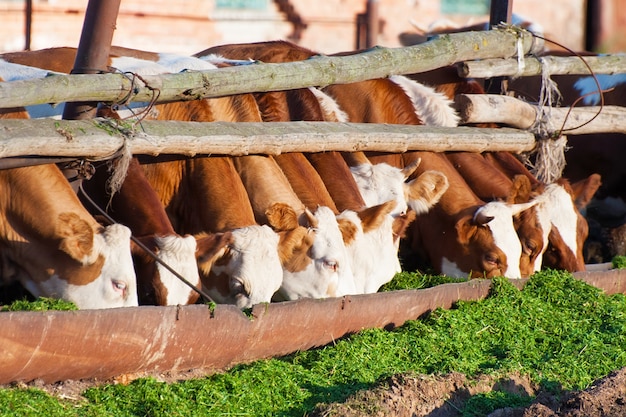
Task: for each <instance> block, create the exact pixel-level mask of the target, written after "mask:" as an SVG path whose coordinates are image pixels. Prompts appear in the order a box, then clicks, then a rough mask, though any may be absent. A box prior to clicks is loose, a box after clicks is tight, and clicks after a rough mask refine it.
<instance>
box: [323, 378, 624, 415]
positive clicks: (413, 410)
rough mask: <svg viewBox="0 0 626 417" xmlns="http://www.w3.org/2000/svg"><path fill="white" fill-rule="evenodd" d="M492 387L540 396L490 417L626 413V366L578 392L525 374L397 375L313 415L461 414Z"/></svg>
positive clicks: (521, 394)
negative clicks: (543, 385)
mask: <svg viewBox="0 0 626 417" xmlns="http://www.w3.org/2000/svg"><path fill="white" fill-rule="evenodd" d="M492 390H500V391H503V390H504V391H508V392H510V393H513V394H517V395H519V396H526V395H527V396H531V397H536V398H535V400H534V402H533V403H532V404H531V405H530V406H528V407H525V408H512V407H506V408H502V409H498V410H495V411H493V412H492V413H491V414H489V415H488V417H600V416H602V417H618V416H619V417H623V416H626V368H624V369H621V370H619V371H616V372H614V373H612V374H610V375H608V376H607V377H605V378H603V379H601V380H599V381H597V382H596V383H595V384H593V385H592V386H591V387H589V388H588V389H586V390H584V391H579V392H570V393H567V392H561V393H558V394H554V393H548V392H545V391H541V390H539V389H538V387H537V386H534V385H533V384H531V383H530V382H529V381H528V380H527V379H526V378H523V377H521V376H519V375H511V376H509V377H507V378H501V379H498V380H494V379H493V378H486V377H485V378H480V379H478V380H468V379H467V378H466V377H465V376H464V375H461V374H457V373H454V374H449V375H445V376H439V377H434V376H423V375H418V376H408V375H396V376H393V377H391V378H389V379H388V380H387V381H385V383H384V384H381V385H380V386H379V387H378V388H376V389H373V390H371V391H365V392H359V393H357V394H355V395H354V396H353V397H351V398H349V399H348V400H346V401H345V402H343V403H340V404H331V405H329V406H324V407H320V408H318V409H317V410H315V412H314V413H312V414H311V417H330V416H342V417H350V416H381V417H382V416H385V417H389V416H394V417H426V416H428V417H458V416H461V415H462V413H461V412H460V410H461V409H462V408H463V406H464V404H465V402H466V401H467V399H468V398H469V397H470V396H472V395H476V394H479V393H486V392H489V391H492Z"/></svg>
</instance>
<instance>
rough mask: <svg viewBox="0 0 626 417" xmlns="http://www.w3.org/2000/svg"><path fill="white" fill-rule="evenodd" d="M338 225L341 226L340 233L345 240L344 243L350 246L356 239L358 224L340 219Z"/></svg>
mask: <svg viewBox="0 0 626 417" xmlns="http://www.w3.org/2000/svg"><path fill="white" fill-rule="evenodd" d="M337 224H338V225H339V231H340V232H341V236H342V238H343V243H344V244H345V245H346V246H349V245H350V244H351V243H352V242H354V240H355V239H356V236H357V233H358V231H359V228H358V226H357V225H356V224H354V223H353V222H351V221H350V220H348V219H344V218H338V219H337Z"/></svg>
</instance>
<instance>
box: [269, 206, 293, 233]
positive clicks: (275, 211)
mask: <svg viewBox="0 0 626 417" xmlns="http://www.w3.org/2000/svg"><path fill="white" fill-rule="evenodd" d="M265 216H266V217H267V222H268V224H269V225H270V226H271V227H272V228H273V229H274V230H277V231H282V230H293V229H295V228H296V227H298V215H297V214H296V212H295V210H294V209H293V208H292V207H291V206H290V205H288V204H285V203H274V204H272V205H271V206H270V207H269V208H268V209H267V210H265Z"/></svg>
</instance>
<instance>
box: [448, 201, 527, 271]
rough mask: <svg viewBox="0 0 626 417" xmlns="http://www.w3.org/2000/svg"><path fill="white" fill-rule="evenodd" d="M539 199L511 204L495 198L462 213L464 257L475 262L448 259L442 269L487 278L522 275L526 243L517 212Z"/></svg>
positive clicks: (459, 224) (460, 226) (460, 237)
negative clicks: (516, 219) (518, 227)
mask: <svg viewBox="0 0 626 417" xmlns="http://www.w3.org/2000/svg"><path fill="white" fill-rule="evenodd" d="M535 204H536V202H535V201H532V202H528V203H522V204H509V203H505V202H501V201H492V202H489V203H486V204H485V205H483V206H481V207H479V208H478V209H477V210H476V211H475V212H474V214H473V216H471V218H470V217H469V216H464V217H462V218H461V219H460V220H459V221H458V222H457V224H456V230H457V236H458V241H459V243H460V244H461V245H462V246H463V247H464V248H465V249H464V251H465V255H469V256H463V257H462V258H461V259H464V260H465V261H466V262H468V261H469V262H471V265H469V264H466V265H460V264H459V265H457V264H453V263H451V262H450V261H445V260H444V263H443V265H442V272H443V273H444V274H446V275H450V276H466V275H467V273H468V272H469V273H470V274H471V275H472V277H482V276H485V277H487V278H491V277H495V276H504V277H507V278H521V271H520V259H521V255H522V245H521V243H520V241H519V238H518V237H517V233H516V231H515V228H514V225H513V216H515V215H517V214H519V213H521V212H522V211H524V210H527V209H529V208H530V207H533V206H534V205H535Z"/></svg>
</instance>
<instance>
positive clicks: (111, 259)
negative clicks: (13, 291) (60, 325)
mask: <svg viewBox="0 0 626 417" xmlns="http://www.w3.org/2000/svg"><path fill="white" fill-rule="evenodd" d="M0 188H1V189H2V193H1V194H2V199H1V201H0V213H1V216H2V219H1V221H2V224H3V226H2V234H1V236H0V239H1V246H2V249H1V250H0V256H1V258H2V277H3V280H4V281H8V282H11V281H19V282H20V283H21V284H22V286H23V287H24V288H26V290H28V291H29V292H30V293H31V294H32V295H33V296H34V297H53V298H60V299H64V300H67V301H70V302H73V303H74V304H76V306H77V307H78V308H80V309H100V308H113V307H130V306H137V305H138V299H137V283H136V276H135V272H134V269H133V263H132V258H131V253H130V230H129V229H128V228H127V227H125V226H122V225H119V224H114V225H110V226H107V227H102V226H101V225H100V224H99V223H98V222H97V221H96V219H95V218H94V217H92V216H91V215H90V214H89V213H88V212H87V210H86V209H85V208H84V207H83V206H82V204H81V203H80V201H79V200H78V198H77V197H76V194H75V193H74V191H73V190H72V188H71V187H70V186H69V184H68V183H67V180H66V179H65V177H64V176H63V174H62V173H61V171H60V170H59V169H58V167H57V166H56V165H54V164H44V165H35V166H29V167H22V168H11V169H5V170H2V171H0Z"/></svg>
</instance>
